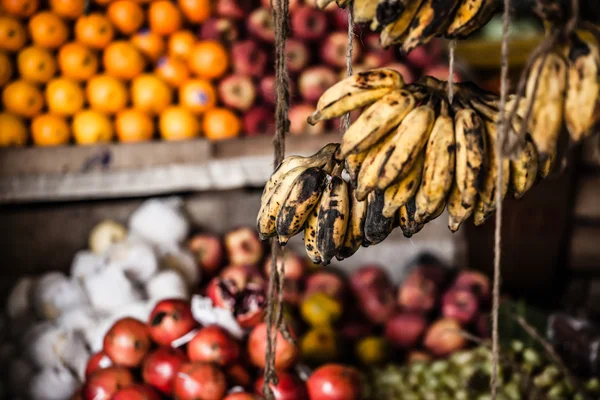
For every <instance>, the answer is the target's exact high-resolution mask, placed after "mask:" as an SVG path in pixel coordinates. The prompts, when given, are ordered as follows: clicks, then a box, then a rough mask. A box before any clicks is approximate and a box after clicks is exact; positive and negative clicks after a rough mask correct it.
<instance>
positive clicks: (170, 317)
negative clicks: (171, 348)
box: [148, 299, 196, 346]
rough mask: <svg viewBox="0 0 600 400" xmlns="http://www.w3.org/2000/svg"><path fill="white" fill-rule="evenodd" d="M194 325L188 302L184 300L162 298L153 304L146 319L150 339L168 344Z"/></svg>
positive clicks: (161, 343)
mask: <svg viewBox="0 0 600 400" xmlns="http://www.w3.org/2000/svg"><path fill="white" fill-rule="evenodd" d="M195 326H196V321H195V320H194V316H193V315H192V310H191V308H190V304H189V302H187V301H184V300H177V299H167V300H162V301H160V302H158V303H157V304H156V306H154V309H153V310H152V312H151V313H150V317H149V319H148V331H149V332H150V336H151V337H152V340H154V341H155V342H156V343H158V344H160V345H164V346H168V345H170V344H171V342H173V340H175V339H179V338H180V337H181V336H183V335H185V334H186V333H188V332H189V331H191V330H192V329H194V327H195Z"/></svg>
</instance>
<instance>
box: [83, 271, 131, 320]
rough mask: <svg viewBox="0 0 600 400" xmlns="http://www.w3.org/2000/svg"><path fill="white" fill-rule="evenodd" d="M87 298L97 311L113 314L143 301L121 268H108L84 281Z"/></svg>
mask: <svg viewBox="0 0 600 400" xmlns="http://www.w3.org/2000/svg"><path fill="white" fill-rule="evenodd" d="M83 286H84V288H85V292H86V294H87V297H88V299H89V301H90V303H91V304H92V307H94V309H95V310H97V311H100V312H109V313H110V312H112V311H113V310H115V309H117V308H118V307H122V306H124V305H126V304H130V303H133V302H135V301H138V300H140V299H141V297H142V294H141V293H140V291H139V290H138V289H137V288H136V287H134V285H133V283H132V282H131V281H130V280H129V279H127V277H126V276H125V272H124V271H123V270H121V269H119V268H106V269H105V270H104V271H102V272H101V273H99V274H96V275H92V276H89V277H87V278H85V279H84V280H83Z"/></svg>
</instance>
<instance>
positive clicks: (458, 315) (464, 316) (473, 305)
mask: <svg viewBox="0 0 600 400" xmlns="http://www.w3.org/2000/svg"><path fill="white" fill-rule="evenodd" d="M478 312H479V301H478V300H477V297H476V296H475V294H473V293H472V292H470V291H468V290H465V289H450V290H449V291H447V292H446V293H445V294H444V297H442V315H443V316H444V317H448V318H454V319H456V320H457V321H459V322H460V323H461V324H463V325H466V324H469V323H471V322H472V321H473V320H474V319H475V318H476V317H477V314H478Z"/></svg>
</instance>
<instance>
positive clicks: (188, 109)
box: [0, 0, 241, 146]
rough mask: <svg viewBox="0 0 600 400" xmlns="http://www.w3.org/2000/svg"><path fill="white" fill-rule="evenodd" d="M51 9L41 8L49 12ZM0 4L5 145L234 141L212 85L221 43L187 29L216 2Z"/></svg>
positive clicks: (222, 60)
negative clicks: (196, 139)
mask: <svg viewBox="0 0 600 400" xmlns="http://www.w3.org/2000/svg"><path fill="white" fill-rule="evenodd" d="M45 3H46V2H44V4H45ZM47 4H48V8H47V9H43V8H42V6H41V2H39V1H38V0H0V88H1V89H2V105H3V111H2V112H0V146H11V145H15V146H22V145H25V144H26V143H27V142H28V140H29V138H28V132H31V139H32V141H33V143H34V144H36V145H39V146H55V145H62V144H66V143H69V142H70V141H71V137H72V138H73V139H74V140H75V142H76V143H79V144H93V143H102V142H109V141H111V140H113V137H114V136H115V134H116V136H117V138H118V139H119V140H120V141H122V142H139V141H144V140H150V139H151V138H152V137H153V136H154V133H155V131H156V130H158V132H160V135H161V137H162V138H163V139H165V140H181V139H188V138H194V137H197V136H199V135H200V134H201V133H203V134H204V135H205V136H206V137H207V138H209V139H211V140H220V139H225V138H230V137H235V136H237V135H238V134H239V131H240V129H241V123H240V121H239V119H238V117H237V116H236V114H234V113H233V112H231V111H229V110H227V109H223V108H219V107H216V94H215V89H214V85H213V80H214V79H217V78H220V77H222V76H223V75H224V74H225V73H226V72H227V71H228V69H229V56H228V53H227V51H226V49H225V48H224V47H223V46H222V45H221V44H220V43H218V42H214V41H200V40H198V39H197V37H196V35H195V34H194V33H192V31H191V30H190V29H189V28H191V27H193V24H198V23H201V22H203V21H205V20H206V19H207V18H209V17H210V15H211V1H210V0H178V2H176V3H175V2H172V1H168V0H158V1H149V0H95V1H94V2H93V3H92V4H91V5H90V6H89V7H90V8H89V10H86V9H85V7H86V0H49V1H48V2H47Z"/></svg>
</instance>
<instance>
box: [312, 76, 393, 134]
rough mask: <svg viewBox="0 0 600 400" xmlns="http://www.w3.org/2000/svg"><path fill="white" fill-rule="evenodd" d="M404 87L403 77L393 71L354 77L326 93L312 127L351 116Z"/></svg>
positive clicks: (313, 116) (320, 101)
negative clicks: (359, 109)
mask: <svg viewBox="0 0 600 400" xmlns="http://www.w3.org/2000/svg"><path fill="white" fill-rule="evenodd" d="M403 86H404V80H403V79H402V75H400V73H399V72H398V71H396V70H393V69H390V68H377V69H371V70H368V71H364V72H358V73H356V74H354V75H351V76H349V77H347V78H345V79H343V80H341V81H340V82H338V83H336V84H335V85H333V86H331V87H330V88H329V89H327V90H326V91H325V93H323V95H322V96H321V97H320V98H319V101H318V103H317V109H316V111H315V112H314V113H313V114H312V115H311V116H310V117H308V123H309V124H311V125H314V124H316V123H317V122H319V121H323V120H327V119H331V118H336V117H340V116H342V115H344V114H346V113H347V112H350V111H352V110H355V109H357V108H361V107H364V106H367V105H369V104H371V103H374V102H376V101H377V100H379V99H380V98H382V97H383V96H385V95H386V94H388V93H389V92H391V91H392V90H396V89H401V88H402V87H403Z"/></svg>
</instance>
